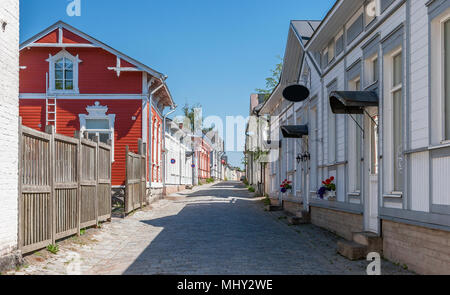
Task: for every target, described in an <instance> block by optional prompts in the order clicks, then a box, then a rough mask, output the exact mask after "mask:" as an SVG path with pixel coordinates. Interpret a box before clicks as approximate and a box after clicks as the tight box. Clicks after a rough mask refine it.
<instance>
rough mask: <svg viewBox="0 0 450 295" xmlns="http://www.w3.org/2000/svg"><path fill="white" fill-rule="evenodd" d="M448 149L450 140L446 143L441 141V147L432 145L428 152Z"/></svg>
mask: <svg viewBox="0 0 450 295" xmlns="http://www.w3.org/2000/svg"><path fill="white" fill-rule="evenodd" d="M446 147H450V140H446V141H441V144H439V145H432V146H429V147H428V150H430V151H431V150H437V149H442V148H446Z"/></svg>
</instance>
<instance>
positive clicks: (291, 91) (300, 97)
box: [283, 84, 309, 102]
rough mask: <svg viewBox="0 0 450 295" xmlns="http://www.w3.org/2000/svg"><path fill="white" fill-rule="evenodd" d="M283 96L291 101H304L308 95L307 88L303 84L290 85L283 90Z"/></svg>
mask: <svg viewBox="0 0 450 295" xmlns="http://www.w3.org/2000/svg"><path fill="white" fill-rule="evenodd" d="M283 97H284V98H285V99H286V100H289V101H292V102H300V101H304V100H305V99H307V98H308V97H309V89H308V88H306V87H305V86H303V85H297V84H296V85H291V86H288V87H286V88H285V89H284V90H283Z"/></svg>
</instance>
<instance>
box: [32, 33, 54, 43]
mask: <svg viewBox="0 0 450 295" xmlns="http://www.w3.org/2000/svg"><path fill="white" fill-rule="evenodd" d="M58 38H59V32H58V30H54V31H53V32H50V33H48V34H47V35H45V36H44V37H42V38H41V39H39V40H37V41H36V43H58Z"/></svg>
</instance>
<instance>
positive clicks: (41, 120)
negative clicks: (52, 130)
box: [19, 99, 45, 132]
mask: <svg viewBox="0 0 450 295" xmlns="http://www.w3.org/2000/svg"><path fill="white" fill-rule="evenodd" d="M19 116H21V117H22V124H23V125H24V126H27V127H30V128H33V129H36V130H39V131H42V132H43V131H45V100H44V99H21V100H19ZM39 126H40V127H39Z"/></svg>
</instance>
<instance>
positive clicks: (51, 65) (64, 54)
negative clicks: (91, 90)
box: [46, 49, 83, 94]
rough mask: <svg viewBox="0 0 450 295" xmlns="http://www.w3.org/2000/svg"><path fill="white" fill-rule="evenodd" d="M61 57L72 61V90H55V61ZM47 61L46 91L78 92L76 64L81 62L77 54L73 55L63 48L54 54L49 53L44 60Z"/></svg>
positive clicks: (50, 92) (53, 92)
mask: <svg viewBox="0 0 450 295" xmlns="http://www.w3.org/2000/svg"><path fill="white" fill-rule="evenodd" d="M61 58H67V59H70V60H71V61H72V63H73V90H57V89H55V62H56V61H58V60H59V59H61ZM46 61H47V62H48V63H49V73H50V74H49V85H47V86H48V87H49V89H48V92H49V94H59V93H61V94H62V93H71V94H73V93H76V94H78V93H80V90H79V89H78V64H79V63H80V62H83V61H82V60H80V59H79V58H78V55H77V56H73V55H72V54H70V53H69V52H68V51H66V50H65V49H63V50H61V51H60V52H59V53H58V54H56V55H53V56H52V55H51V54H49V58H48V59H47V60H46Z"/></svg>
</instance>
